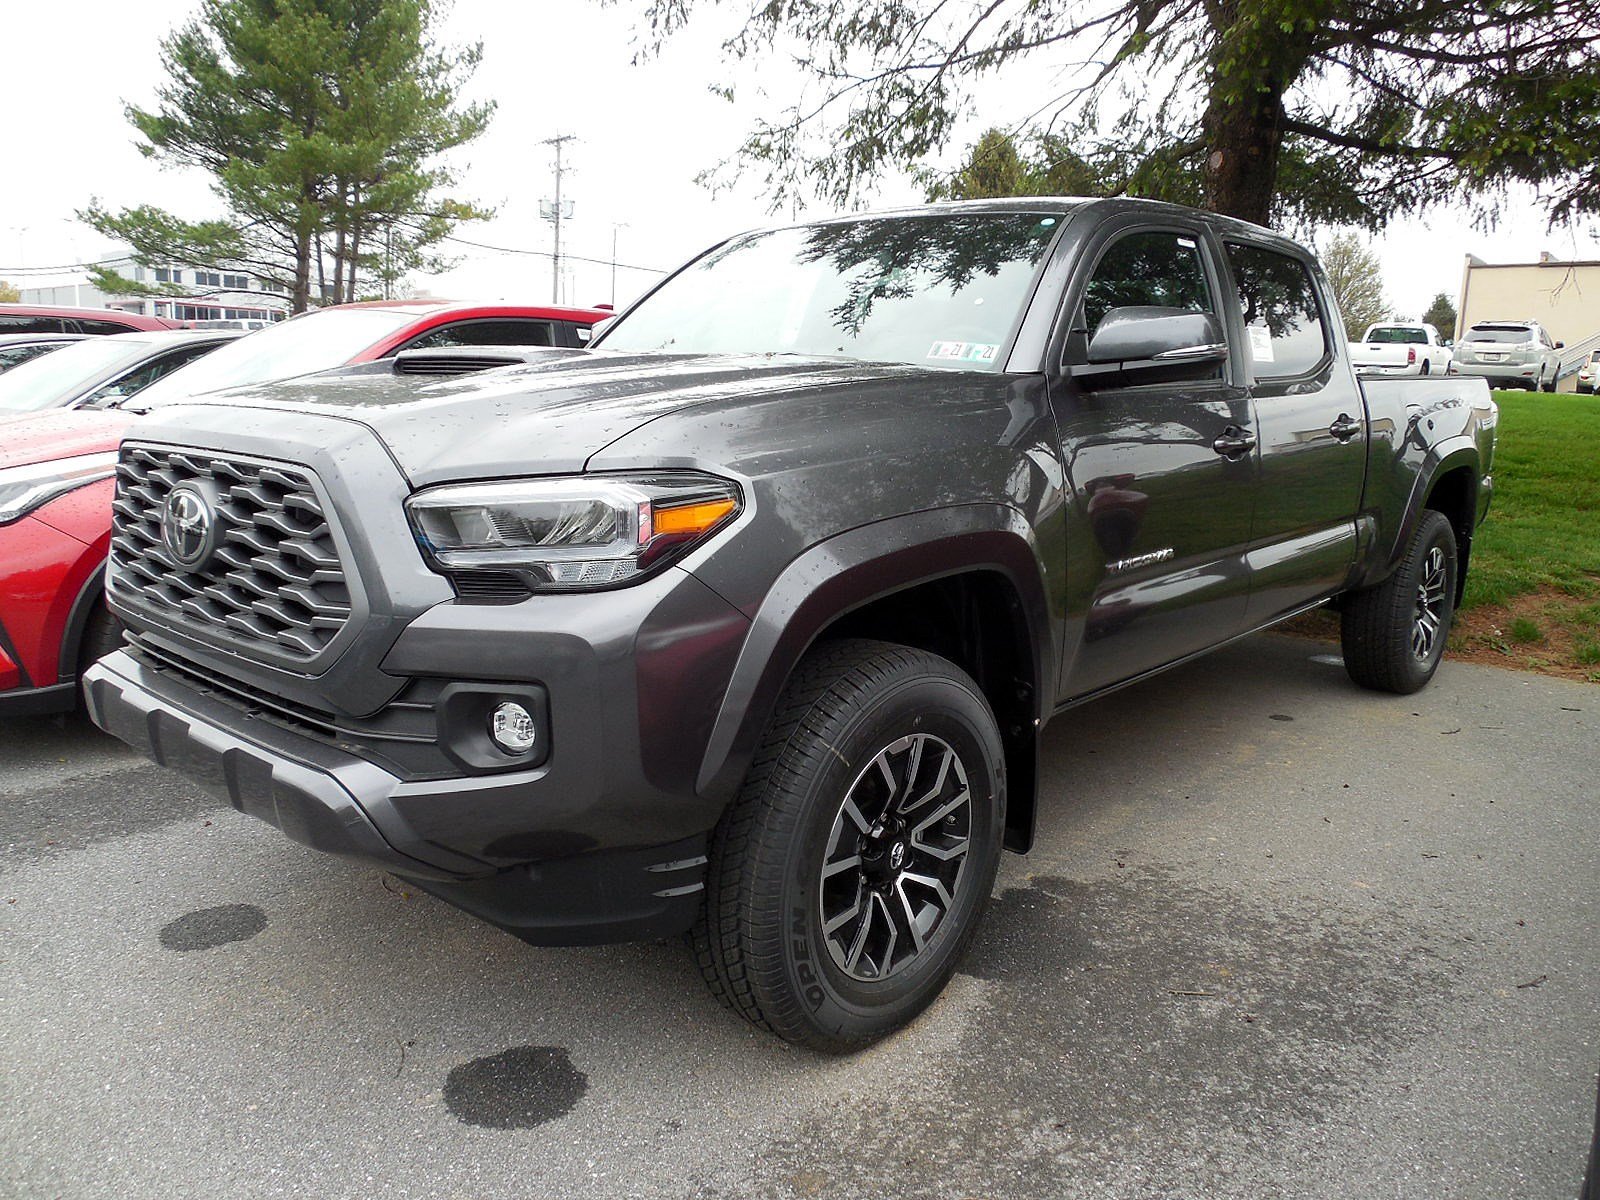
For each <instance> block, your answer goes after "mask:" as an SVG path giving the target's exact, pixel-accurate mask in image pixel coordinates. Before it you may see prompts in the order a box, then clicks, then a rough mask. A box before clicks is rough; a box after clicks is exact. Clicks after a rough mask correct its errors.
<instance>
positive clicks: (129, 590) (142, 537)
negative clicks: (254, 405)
mask: <svg viewBox="0 0 1600 1200" xmlns="http://www.w3.org/2000/svg"><path fill="white" fill-rule="evenodd" d="M181 484H189V485H191V486H192V487H193V488H194V490H196V491H198V492H200V493H201V495H202V496H204V497H205V499H206V501H207V503H208V506H209V508H210V511H211V519H212V520H213V521H214V522H215V523H216V533H215V538H214V541H213V542H212V548H211V550H210V553H209V555H208V556H206V557H205V558H203V559H202V561H200V562H199V563H198V564H196V565H195V566H193V567H191V568H190V569H184V568H183V567H180V566H179V565H178V563H177V562H176V561H175V559H174V556H173V553H172V547H171V545H169V543H168V541H167V540H166V536H165V534H164V529H163V527H164V522H165V520H166V516H167V507H168V505H167V501H168V498H169V497H170V496H171V494H172V491H173V489H174V488H177V487H178V486H179V485H181ZM112 511H113V518H112V537H111V562H112V565H113V566H114V567H115V569H116V572H117V573H118V575H120V577H121V581H122V582H124V583H125V584H126V586H119V587H118V588H117V590H116V598H117V600H118V602H119V603H121V604H123V605H126V606H127V607H129V608H131V609H134V610H137V611H138V612H140V613H141V614H143V615H145V616H148V617H150V618H151V619H153V620H156V621H158V622H161V623H163V624H168V625H176V626H177V627H179V628H185V627H187V628H190V629H196V630H200V631H203V632H206V633H211V634H215V635H220V636H221V637H222V638H223V639H224V640H226V641H229V642H232V643H234V644H236V645H237V646H239V648H240V649H242V650H245V651H246V652H249V651H251V650H255V651H258V652H260V651H270V652H272V653H274V654H276V655H278V656H280V657H287V658H289V659H292V660H296V661H300V662H306V661H309V660H311V659H314V658H315V657H316V656H317V655H318V654H320V653H321V652H322V651H323V650H324V649H325V648H326V647H327V645H328V643H329V642H331V641H332V640H333V639H334V637H335V636H337V634H338V633H339V631H340V630H341V629H343V628H344V626H345V623H346V622H347V621H348V620H349V619H350V589H349V586H348V584H347V582H346V579H345V572H344V567H343V565H342V564H341V563H340V561H339V552H338V548H337V547H336V546H335V544H334V541H333V536H332V533H331V531H330V529H329V527H328V519H327V516H326V514H325V513H324V511H323V505H322V501H321V499H320V498H319V496H318V494H317V491H316V489H315V487H314V486H313V485H312V482H311V477H310V475H309V474H308V473H307V472H305V471H302V470H299V469H297V468H294V467H290V466H285V465H280V464H277V463H271V462H260V461H254V460H248V459H239V458H231V457H218V456H216V455H212V454H207V453H203V452H201V451H196V450H177V449H171V448H167V447H161V446H141V445H136V444H133V445H125V446H124V447H123V448H122V454H121V460H120V461H119V463H118V464H117V494H116V500H115V501H114V502H113V504H112Z"/></svg>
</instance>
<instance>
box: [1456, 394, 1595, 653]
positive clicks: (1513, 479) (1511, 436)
mask: <svg viewBox="0 0 1600 1200" xmlns="http://www.w3.org/2000/svg"><path fill="white" fill-rule="evenodd" d="M1494 398H1495V401H1496V402H1497V403H1498V404H1499V405H1500V431H1499V432H1500V436H1499V443H1498V446H1497V449H1496V451H1495V463H1494V481H1495V498H1494V507H1493V508H1492V509H1490V511H1489V519H1488V521H1487V522H1485V523H1484V525H1483V526H1482V527H1481V528H1480V529H1479V530H1478V534H1477V537H1476V538H1475V540H1474V543H1473V548H1472V565H1471V569H1470V572H1469V574H1468V577H1467V594H1466V599H1465V601H1464V602H1463V604H1462V610H1461V612H1460V614H1459V616H1458V619H1457V626H1456V631H1455V634H1454V635H1453V637H1452V638H1451V647H1452V649H1453V650H1455V651H1457V652H1458V654H1460V655H1461V656H1463V657H1467V658H1474V659H1479V660H1481V661H1494V659H1495V658H1496V657H1498V658H1500V659H1501V660H1502V661H1504V662H1505V663H1506V665H1514V666H1521V667H1532V668H1533V669H1535V670H1547V671H1553V672H1556V673H1559V674H1563V675H1575V676H1578V677H1581V678H1587V679H1591V680H1594V681H1595V682H1600V397H1596V396H1565V395H1554V396H1552V395H1544V394H1540V393H1535V392H1496V393H1495V396H1494Z"/></svg>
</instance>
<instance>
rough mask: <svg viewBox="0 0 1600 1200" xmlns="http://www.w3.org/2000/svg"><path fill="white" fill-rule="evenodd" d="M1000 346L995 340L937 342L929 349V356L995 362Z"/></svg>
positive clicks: (961, 360)
mask: <svg viewBox="0 0 1600 1200" xmlns="http://www.w3.org/2000/svg"><path fill="white" fill-rule="evenodd" d="M999 350H1000V347H999V345H998V344H997V343H994V342H935V343H934V344H933V347H932V348H931V349H930V350H929V351H928V357H929V358H943V359H948V360H950V361H952V362H982V363H986V362H993V361H994V356H995V355H996V354H997V353H998V352H999Z"/></svg>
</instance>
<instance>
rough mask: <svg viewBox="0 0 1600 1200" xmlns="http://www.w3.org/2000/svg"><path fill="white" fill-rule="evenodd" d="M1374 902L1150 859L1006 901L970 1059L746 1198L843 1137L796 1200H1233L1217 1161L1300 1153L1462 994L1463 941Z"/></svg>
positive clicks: (779, 1148)
mask: <svg viewBox="0 0 1600 1200" xmlns="http://www.w3.org/2000/svg"><path fill="white" fill-rule="evenodd" d="M1367 904H1368V905H1369V907H1367V908H1362V907H1360V906H1359V905H1355V904H1352V903H1350V902H1348V901H1335V900H1332V899H1330V898H1326V897H1321V896H1305V895H1294V894H1278V893H1267V894H1260V893H1248V892H1246V891H1245V890H1243V889H1241V888H1239V887H1236V886H1234V885H1231V884H1227V883H1214V884H1213V883H1206V884H1201V883H1196V882H1192V881H1189V880H1187V879H1186V878H1185V877H1184V876H1182V875H1180V874H1179V873H1178V872H1175V871H1173V870H1171V869H1167V868H1161V867H1143V868H1135V869H1129V870H1127V871H1125V872H1118V873H1117V875H1115V876H1114V877H1112V878H1110V879H1106V880H1102V881H1096V882H1092V883H1090V882H1082V881H1077V880H1071V879H1063V878H1053V877H1040V878H1037V879H1035V880H1034V881H1033V884H1032V886H1030V887H1026V888H1013V889H1010V890H1008V891H1006V892H1004V893H1003V894H1002V895H1000V896H998V897H997V898H996V900H995V901H994V903H993V904H992V905H991V907H990V910H989V913H988V915H987V916H986V917H985V920H984V927H983V929H982V930H981V931H980V933H979V936H978V938H977V940H976V942H975V944H974V946H973V950H972V952H971V954H970V956H969V958H968V960H967V963H966V966H965V968H964V973H966V974H969V975H972V976H975V977H977V978H979V979H982V980H985V981H987V983H988V987H989V994H988V1001H989V1003H988V1005H987V1008H986V1010H980V1015H979V1016H977V1017H976V1019H974V1021H973V1022H972V1025H971V1026H970V1027H969V1028H968V1029H967V1031H966V1032H965V1033H964V1034H963V1045H965V1046H968V1047H970V1048H971V1053H970V1054H968V1053H958V1054H956V1055H955V1056H953V1057H952V1058H951V1060H950V1065H949V1067H948V1069H947V1070H945V1071H943V1072H941V1073H940V1075H939V1076H936V1077H933V1078H931V1079H928V1080H926V1081H925V1082H923V1083H920V1084H919V1086H918V1087H917V1088H915V1089H908V1090H907V1091H905V1092H903V1093H898V1094H895V1095H892V1096H889V1097H887V1098H885V1099H883V1100H882V1101H878V1100H874V1101H873V1102H872V1103H871V1104H866V1105H858V1106H854V1107H850V1106H846V1107H844V1108H842V1109H841V1110H840V1111H839V1112H836V1113H833V1114H827V1115H823V1116H819V1117H817V1118H814V1119H813V1120H811V1121H809V1122H807V1123H806V1124H805V1125H803V1126H802V1127H801V1128H800V1129H798V1130H796V1131H795V1132H794V1133H793V1134H791V1135H788V1136H785V1137H784V1138H782V1139H780V1140H779V1141H778V1142H776V1143H775V1144H774V1145H772V1146H771V1147H770V1148H768V1149H767V1150H765V1151H762V1152H760V1154H759V1157H760V1158H761V1160H762V1178H761V1180H760V1181H759V1183H760V1186H757V1187H754V1188H753V1189H752V1192H755V1193H760V1194H766V1191H767V1190H770V1191H771V1192H773V1193H774V1194H777V1195H785V1196H786V1195H790V1194H800V1191H802V1190H804V1189H796V1188H795V1187H794V1186H793V1184H792V1180H793V1177H794V1176H795V1174H796V1172H799V1171H802V1170H804V1169H810V1170H815V1168H816V1164H817V1162H818V1161H823V1160H824V1159H825V1151H826V1148H827V1147H837V1146H841V1145H844V1146H851V1147H853V1150H852V1153H851V1164H850V1166H849V1169H848V1171H845V1170H844V1168H843V1167H842V1166H841V1172H842V1173H841V1174H840V1175H839V1176H838V1177H837V1178H833V1179H830V1180H828V1181H826V1182H817V1181H813V1185H812V1186H811V1187H810V1190H809V1191H805V1194H809V1195H819V1196H827V1197H832V1196H835V1195H838V1196H844V1195H877V1194H893V1195H896V1196H898V1197H902V1198H903V1200H912V1198H914V1197H924V1196H926V1197H964V1196H971V1195H981V1196H985V1197H994V1198H996V1200H998V1198H1000V1197H1016V1198H1018V1200H1022V1198H1024V1197H1026V1198H1029V1200H1032V1198H1036V1197H1042V1196H1048V1195H1052V1194H1058V1193H1059V1192H1060V1191H1061V1190H1062V1189H1063V1187H1064V1184H1065V1182H1066V1181H1068V1180H1077V1181H1078V1183H1079V1184H1080V1185H1081V1184H1082V1182H1083V1181H1084V1180H1085V1179H1095V1180H1097V1181H1100V1182H1101V1183H1103V1184H1104V1185H1105V1187H1104V1189H1103V1192H1104V1194H1105V1195H1107V1196H1113V1195H1115V1196H1121V1195H1130V1196H1131V1195H1139V1196H1145V1195H1149V1196H1161V1197H1166V1196H1169V1195H1172V1196H1177V1195H1183V1196H1191V1195H1193V1196H1199V1195H1224V1194H1228V1195H1231V1194H1236V1192H1237V1191H1238V1190H1239V1189H1240V1187H1241V1182H1242V1181H1239V1180H1236V1179H1231V1178H1229V1176H1228V1170H1229V1168H1227V1167H1226V1166H1224V1165H1223V1164H1229V1163H1235V1164H1236V1163H1239V1162H1244V1161H1258V1160H1260V1159H1262V1158H1263V1157H1270V1156H1271V1155H1273V1154H1274V1153H1278V1152H1280V1148H1281V1147H1282V1146H1283V1144H1284V1143H1285V1142H1286V1141H1295V1142H1297V1143H1298V1144H1299V1145H1300V1146H1301V1147H1302V1150H1303V1152H1304V1153H1307V1154H1312V1155H1313V1156H1314V1151H1313V1150H1311V1149H1310V1148H1309V1147H1314V1145H1315V1143H1316V1134H1315V1131H1316V1129H1317V1128H1318V1127H1319V1125H1320V1123H1322V1122H1324V1121H1326V1120H1327V1119H1328V1118H1329V1116H1330V1114H1331V1113H1332V1112H1333V1111H1334V1110H1335V1109H1336V1108H1337V1107H1338V1106H1339V1105H1340V1104H1341V1103H1342V1102H1344V1101H1347V1100H1350V1099H1352V1098H1353V1097H1355V1096H1357V1095H1358V1094H1359V1093H1360V1088H1361V1086H1362V1084H1361V1081H1362V1080H1367V1079H1370V1078H1371V1077H1372V1075H1373V1072H1374V1069H1375V1067H1376V1066H1378V1065H1381V1063H1382V1062H1384V1061H1385V1060H1386V1059H1388V1058H1389V1057H1391V1056H1393V1055H1394V1054H1396V1053H1398V1052H1399V1051H1400V1050H1402V1049H1403V1048H1405V1047H1406V1046H1408V1045H1410V1044H1411V1043H1413V1042H1414V1041H1415V1040H1416V1039H1417V1038H1419V1037H1421V1036H1423V1035H1424V1034H1425V1033H1426V1031H1427V1030H1428V1029H1429V1028H1430V1027H1431V1025H1432V1023H1433V1022H1434V1020H1435V1019H1436V1010H1437V1006H1439V1005H1441V1004H1443V1003H1448V1002H1449V1001H1450V1000H1451V998H1452V997H1453V996H1454V995H1455V993H1456V991H1457V990H1458V986H1459V980H1460V979H1461V976H1462V974H1463V972H1464V971H1465V967H1464V966H1463V965H1462V961H1460V960H1465V959H1466V958H1467V957H1468V956H1469V955H1471V954H1473V953H1474V951H1473V948H1472V946H1471V943H1470V942H1469V941H1468V940H1467V939H1466V938H1465V937H1463V936H1462V934H1461V933H1460V932H1459V931H1455V930H1453V929H1451V928H1449V927H1447V926H1445V925H1441V924H1438V923H1435V920H1434V918H1433V917H1421V916H1419V915H1418V914H1417V913H1415V912H1411V911H1409V910H1404V909H1401V908H1399V907H1392V908H1391V907H1383V908H1380V907H1378V906H1376V905H1373V904H1372V902H1371V900H1370V898H1368V900H1367ZM1441 919H1442V918H1441ZM819 1156H821V1157H819ZM1197 1158H1198V1159H1200V1160H1201V1161H1207V1162H1209V1163H1211V1164H1214V1166H1213V1168H1212V1169H1214V1170H1215V1171H1216V1172H1217V1174H1216V1176H1215V1177H1214V1178H1207V1177H1202V1176H1197V1175H1196V1174H1195V1173H1194V1164H1195V1161H1196V1159H1197ZM1179 1177H1181V1178H1182V1184H1183V1190H1181V1191H1169V1190H1167V1188H1168V1186H1169V1185H1170V1186H1176V1180H1177V1179H1178V1178H1179ZM1163 1181H1165V1182H1163ZM1245 1187H1246V1188H1247V1187H1248V1185H1245ZM763 1189H765V1190H763ZM709 1194H712V1195H718V1196H721V1195H723V1193H721V1192H716V1191H712V1192H711V1193H709ZM733 1194H734V1193H732V1192H730V1193H728V1195H729V1196H732V1195H733Z"/></svg>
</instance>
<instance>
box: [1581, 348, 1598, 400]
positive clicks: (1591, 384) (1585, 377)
mask: <svg viewBox="0 0 1600 1200" xmlns="http://www.w3.org/2000/svg"><path fill="white" fill-rule="evenodd" d="M1597 377H1600V350H1595V351H1592V352H1591V353H1590V355H1589V361H1588V362H1586V363H1584V364H1583V365H1582V366H1581V367H1579V368H1578V390H1579V391H1580V392H1591V393H1592V392H1593V391H1594V390H1595V384H1596V379H1597Z"/></svg>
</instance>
